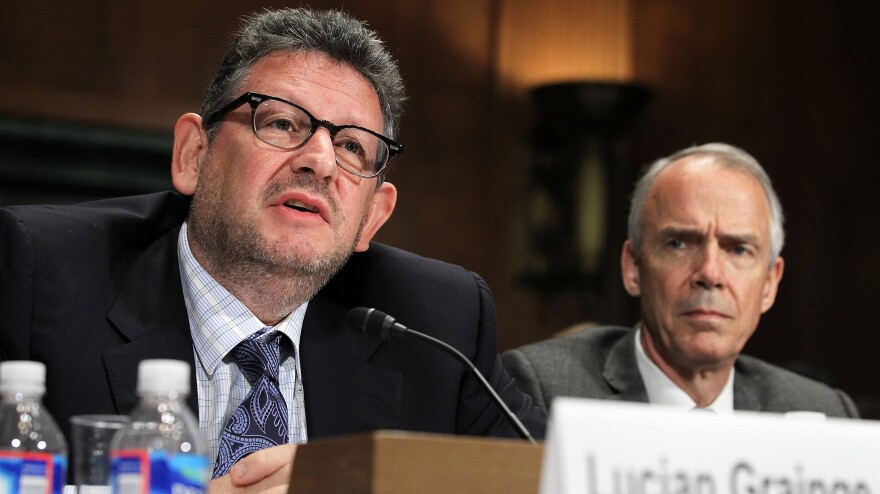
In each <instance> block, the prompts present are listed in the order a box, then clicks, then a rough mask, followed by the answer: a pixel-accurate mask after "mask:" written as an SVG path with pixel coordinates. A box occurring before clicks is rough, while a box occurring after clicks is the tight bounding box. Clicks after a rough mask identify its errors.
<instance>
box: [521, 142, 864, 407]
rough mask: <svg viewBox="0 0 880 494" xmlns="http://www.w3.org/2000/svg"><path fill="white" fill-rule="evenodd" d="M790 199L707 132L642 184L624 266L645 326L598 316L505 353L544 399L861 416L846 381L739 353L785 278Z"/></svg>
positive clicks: (545, 402)
mask: <svg viewBox="0 0 880 494" xmlns="http://www.w3.org/2000/svg"><path fill="white" fill-rule="evenodd" d="M782 221H783V216H782V207H781V205H780V203H779V199H778V198H777V196H776V193H775V191H774V190H773V187H772V185H771V183H770V179H769V177H768V176H767V174H766V173H765V172H764V170H763V168H762V167H761V165H760V164H759V163H758V162H757V161H756V160H755V159H754V158H753V157H752V156H750V155H749V154H748V153H746V152H745V151H743V150H741V149H738V148H735V147H733V146H729V145H726V144H718V143H716V144H706V145H703V146H695V147H692V148H688V149H684V150H682V151H679V152H677V153H675V154H673V155H671V156H669V157H667V158H663V159H660V160H658V161H656V162H655V163H653V164H652V165H651V166H650V167H649V168H648V170H647V172H646V173H645V175H644V176H643V177H642V178H641V179H640V180H639V182H638V183H637V184H636V189H635V192H634V194H633V199H632V205H631V209H630V217H629V239H628V240H627V241H626V242H625V244H624V246H623V253H622V256H621V269H622V275H623V284H624V287H625V288H626V290H627V292H628V293H629V294H630V295H632V296H634V297H638V298H639V300H640V302H641V312H642V318H641V322H640V323H639V325H638V326H637V327H636V328H624V327H614V326H612V327H598V328H588V329H584V330H582V331H579V332H576V333H573V334H568V335H565V336H560V337H558V338H552V339H549V340H546V341H542V342H538V343H534V344H531V345H526V346H524V347H521V348H518V349H514V350H510V351H508V352H505V353H504V355H503V360H504V364H505V366H506V367H507V369H508V370H509V371H510V373H511V374H512V375H513V376H514V378H515V379H516V381H517V384H518V385H519V386H520V387H521V388H522V389H523V390H524V391H526V392H527V393H529V394H530V395H531V396H532V397H534V398H535V400H536V402H537V403H538V404H539V405H541V406H543V407H544V408H545V409H547V408H549V407H550V406H551V401H552V399H553V398H554V397H556V396H575V397H584V398H597V399H611V400H624V401H636V402H650V403H660V404H666V405H671V406H678V407H681V408H684V409H693V408H707V409H712V410H715V411H717V412H720V413H724V412H727V411H731V410H734V409H735V410H759V411H768V412H789V411H816V412H822V413H824V414H827V415H832V416H841V417H856V416H858V412H857V411H856V408H855V406H854V404H853V402H852V400H851V399H850V398H849V397H848V396H847V395H846V394H845V393H843V392H842V391H839V390H835V389H831V388H830V387H828V386H826V385H824V384H820V383H818V382H816V381H813V380H810V379H807V378H805V377H801V376H798V375H796V374H794V373H792V372H789V371H786V370H783V369H781V368H779V367H776V366H773V365H770V364H768V363H766V362H762V361H760V360H758V359H756V358H752V357H748V356H745V355H741V353H740V352H741V351H742V349H743V346H744V345H745V344H746V342H747V341H748V339H749V338H750V337H751V335H752V334H753V333H754V331H755V329H756V328H757V326H758V320H759V319H760V316H761V314H763V313H764V312H766V311H767V310H769V309H770V307H771V306H772V305H773V302H774V300H775V297H776V292H777V288H778V286H779V281H780V279H781V278H782V270H783V260H782V257H780V252H781V250H782V245H783V241H784V232H783V229H782Z"/></svg>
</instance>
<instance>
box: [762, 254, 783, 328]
mask: <svg viewBox="0 0 880 494" xmlns="http://www.w3.org/2000/svg"><path fill="white" fill-rule="evenodd" d="M784 267H785V262H784V260H783V259H782V258H781V257H777V258H776V260H775V261H773V266H770V270H769V271H767V279H766V280H764V289H763V291H762V293H761V314H763V313H765V312H767V311H768V310H770V307H773V302H775V301H776V293H777V292H778V291H779V282H780V281H781V280H782V271H783V268H784Z"/></svg>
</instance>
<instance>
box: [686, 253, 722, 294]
mask: <svg viewBox="0 0 880 494" xmlns="http://www.w3.org/2000/svg"><path fill="white" fill-rule="evenodd" d="M695 262H696V266H695V267H694V273H693V276H692V278H691V286H693V287H699V288H703V289H705V290H713V289H718V288H721V287H723V286H724V268H723V266H722V263H721V256H720V249H719V247H718V245H717V244H712V243H709V244H707V245H706V246H705V247H704V248H703V249H702V250H701V252H700V254H698V255H697V257H696V260H695Z"/></svg>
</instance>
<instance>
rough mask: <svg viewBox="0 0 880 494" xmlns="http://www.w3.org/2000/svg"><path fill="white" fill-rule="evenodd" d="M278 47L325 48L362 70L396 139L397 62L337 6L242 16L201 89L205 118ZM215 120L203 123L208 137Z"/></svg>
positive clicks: (400, 94)
mask: <svg viewBox="0 0 880 494" xmlns="http://www.w3.org/2000/svg"><path fill="white" fill-rule="evenodd" d="M277 51H294V52H306V51H314V52H319V53H323V54H325V55H327V56H328V57H330V58H332V59H334V60H337V61H339V62H342V63H345V64H348V65H350V66H351V67H352V68H354V69H355V70H357V71H358V72H360V73H361V74H363V76H364V77H365V78H366V79H367V80H368V81H370V84H372V85H373V87H374V88H375V89H376V94H377V95H378V96H379V105H380V106H381V108H382V120H383V122H384V125H383V127H384V128H383V133H384V134H385V135H386V136H388V137H389V138H391V139H396V138H397V133H398V132H399V130H400V117H401V115H402V114H403V101H404V100H405V99H406V96H405V95H404V87H403V79H402V78H401V77H400V71H399V70H398V68H397V63H396V62H395V61H394V59H393V58H392V57H391V54H390V53H389V52H388V50H387V49H386V48H385V46H384V44H383V42H382V40H380V39H379V37H378V35H377V34H376V33H375V32H374V31H371V30H370V29H368V28H367V25H366V23H365V22H362V21H359V20H357V19H354V18H353V17H351V16H349V15H348V14H346V13H344V12H342V11H339V10H311V9H308V8H298V9H282V10H266V11H264V12H261V13H258V14H254V15H252V16H250V17H248V18H246V19H245V20H244V23H243V25H242V28H241V30H239V31H238V33H237V34H236V36H235V38H234V40H233V42H232V46H230V48H229V50H228V51H227V52H226V56H225V57H224V58H223V63H222V64H221V65H220V69H219V70H218V71H217V74H216V75H215V76H214V80H213V81H211V84H210V85H209V86H208V89H207V90H206V91H205V100H204V102H203V103H202V111H201V114H202V118H203V122H207V121H208V120H210V119H211V117H212V115H214V114H215V113H217V112H218V111H219V110H220V109H221V108H223V105H225V104H227V103H228V102H230V101H231V100H233V99H235V98H236V97H237V96H238V94H237V93H238V92H239V91H240V90H241V86H242V84H243V82H244V79H245V78H246V77H247V76H248V75H249V74H250V71H251V68H252V67H253V66H254V64H256V63H257V62H258V61H259V60H260V59H261V58H263V57H264V56H266V55H268V54H270V53H273V52H277ZM342 123H345V122H342ZM219 124H220V122H219V121H213V122H211V123H210V124H209V125H208V124H206V125H208V127H206V128H205V131H206V132H207V134H208V139H209V140H210V139H212V138H213V136H214V134H215V133H216V131H217V127H218V126H219Z"/></svg>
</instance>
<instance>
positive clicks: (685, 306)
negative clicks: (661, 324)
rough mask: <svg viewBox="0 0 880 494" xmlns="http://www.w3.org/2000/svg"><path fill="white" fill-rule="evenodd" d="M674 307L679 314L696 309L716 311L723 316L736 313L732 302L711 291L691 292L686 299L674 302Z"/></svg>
mask: <svg viewBox="0 0 880 494" xmlns="http://www.w3.org/2000/svg"><path fill="white" fill-rule="evenodd" d="M676 309H677V311H676V312H677V313H679V314H683V313H686V312H694V311H697V310H700V311H711V312H717V313H719V314H723V315H725V316H733V315H734V314H736V309H735V307H734V306H733V303H732V302H730V301H729V300H727V299H725V298H723V297H719V296H718V295H717V294H715V293H713V292H700V293H696V294H693V295H691V296H690V297H688V298H687V299H685V300H682V301H680V302H678V303H677V304H676Z"/></svg>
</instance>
